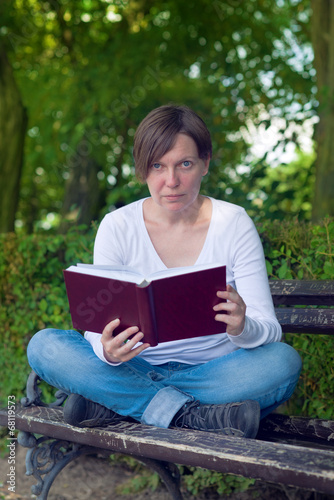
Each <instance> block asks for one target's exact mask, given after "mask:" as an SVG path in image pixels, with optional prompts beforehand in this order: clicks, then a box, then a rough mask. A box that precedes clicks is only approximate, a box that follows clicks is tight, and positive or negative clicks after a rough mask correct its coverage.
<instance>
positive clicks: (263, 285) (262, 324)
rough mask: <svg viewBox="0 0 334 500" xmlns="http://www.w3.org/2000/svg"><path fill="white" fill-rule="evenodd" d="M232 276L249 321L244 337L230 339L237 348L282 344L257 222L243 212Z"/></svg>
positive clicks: (236, 230)
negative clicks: (256, 226) (274, 343)
mask: <svg viewBox="0 0 334 500" xmlns="http://www.w3.org/2000/svg"><path fill="white" fill-rule="evenodd" d="M231 248H232V250H231V251H232V259H231V266H232V275H233V276H234V283H233V284H232V286H233V285H235V288H236V290H237V291H238V293H239V295H240V296H241V297H242V299H243V300H244V302H245V304H246V321H245V327H244V330H243V332H242V333H241V334H240V335H237V336H233V335H228V338H229V339H230V341H231V342H232V343H233V344H234V345H236V346H237V347H243V348H248V349H251V348H254V347H258V346H260V345H264V344H268V343H271V342H279V341H280V340H281V337H282V328H281V325H280V324H279V322H278V321H277V318H276V315H275V309H274V305H273V301H272V297H271V293H270V288H269V282H268V276H267V270H266V265H265V258H264V253H263V248H262V243H261V240H260V237H259V235H258V232H257V230H256V228H255V226H254V223H253V221H252V220H251V219H250V217H249V216H248V215H247V214H246V212H244V211H243V212H241V213H240V214H239V216H238V219H237V221H236V224H235V228H234V236H233V239H232V246H231Z"/></svg>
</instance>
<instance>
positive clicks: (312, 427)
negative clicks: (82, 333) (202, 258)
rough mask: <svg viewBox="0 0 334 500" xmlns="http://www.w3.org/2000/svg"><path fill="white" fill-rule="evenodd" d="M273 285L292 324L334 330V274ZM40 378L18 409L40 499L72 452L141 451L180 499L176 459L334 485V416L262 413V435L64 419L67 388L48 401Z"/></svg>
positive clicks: (0, 419)
mask: <svg viewBox="0 0 334 500" xmlns="http://www.w3.org/2000/svg"><path fill="white" fill-rule="evenodd" d="M270 286H271V292H272V296H273V300H274V304H275V308H276V313H277V317H278V320H279V322H280V323H281V325H282V328H283V331H284V332H289V333H313V334H328V335H333V334H334V308H333V306H334V281H297V280H287V281H271V282H270ZM302 306H303V307H302ZM314 306H317V307H314ZM328 362H330V361H328ZM38 382H39V379H38V377H37V375H36V374H34V372H32V373H31V374H30V376H29V378H28V383H27V396H26V398H23V400H22V401H21V405H17V407H16V413H15V427H16V429H18V430H19V431H20V432H19V435H18V441H19V443H20V444H21V445H22V446H25V447H27V448H28V451H27V459H26V467H27V474H28V475H31V474H32V475H34V476H35V477H36V479H37V480H38V482H37V484H36V485H34V486H32V493H33V494H35V495H36V496H37V499H38V500H45V499H46V498H47V495H48V492H49V489H50V487H51V485H52V482H53V480H54V479H55V477H56V476H57V474H58V473H59V472H60V471H61V470H62V469H63V468H64V467H65V466H66V465H67V464H68V463H69V462H70V461H71V460H73V459H75V458H76V457H78V456H80V455H83V454H88V453H89V454H91V453H100V454H101V453H102V454H105V455H110V454H111V453H122V454H126V455H131V456H133V457H135V458H137V459H138V460H139V461H141V462H143V463H144V464H146V465H148V466H149V467H151V468H152V469H153V470H155V471H157V472H158V474H159V475H160V477H161V479H162V480H163V481H164V482H165V484H166V486H167V488H168V490H169V492H170V494H171V497H172V498H173V499H174V500H181V499H182V495H181V492H180V475H179V471H178V468H177V466H176V465H174V464H180V465H187V466H198V467H202V468H206V469H210V470H214V471H219V472H223V473H231V474H236V475H241V476H245V477H248V478H255V479H260V480H264V481H268V482H272V483H279V484H283V485H288V486H295V487H299V488H304V489H308V490H312V491H317V492H321V493H327V494H328V493H329V494H330V493H334V421H329V420H321V419H317V418H306V417H293V416H291V417H290V416H284V415H280V414H271V415H269V416H268V417H266V418H265V419H264V420H262V421H261V425H260V430H259V433H258V436H257V438H256V439H254V440H252V439H244V438H235V437H228V436H220V435H217V434H212V433H208V432H200V431H193V430H187V429H162V428H157V427H151V426H145V425H142V424H139V423H129V422H125V421H124V422H121V423H119V424H116V425H113V426H109V427H106V428H93V429H90V428H77V427H72V426H70V425H68V424H66V423H65V422H64V420H63V413H62V408H61V404H62V403H63V401H64V400H65V398H66V395H65V394H62V393H60V392H59V391H58V393H56V396H57V399H56V401H55V402H54V403H52V404H50V405H46V404H44V403H43V402H42V401H41V395H40V392H41V391H40V389H39V387H38ZM0 425H2V426H4V427H7V426H8V411H7V409H2V410H0Z"/></svg>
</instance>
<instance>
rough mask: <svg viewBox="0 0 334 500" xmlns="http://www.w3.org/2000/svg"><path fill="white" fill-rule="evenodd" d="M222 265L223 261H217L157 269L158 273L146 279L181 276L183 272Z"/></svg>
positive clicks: (192, 271) (194, 271) (193, 271)
mask: <svg viewBox="0 0 334 500" xmlns="http://www.w3.org/2000/svg"><path fill="white" fill-rule="evenodd" d="M222 265H223V264H222V263H221V262H219V263H218V262H215V263H212V264H202V265H195V266H185V267H171V268H169V269H165V270H164V271H157V272H156V273H152V274H151V275H150V276H149V277H148V279H146V280H147V281H148V280H150V281H154V280H158V279H161V278H169V277H171V276H180V275H181V274H188V273H196V272H197V271H204V270H205V269H214V268H216V267H221V266H222Z"/></svg>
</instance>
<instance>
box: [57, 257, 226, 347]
mask: <svg viewBox="0 0 334 500" xmlns="http://www.w3.org/2000/svg"><path fill="white" fill-rule="evenodd" d="M64 278H65V284H66V290H67V295H68V300H69V305H70V312H71V317H72V323H73V327H74V328H75V329H79V330H89V331H92V332H97V333H102V331H103V329H104V327H105V326H106V325H107V323H109V322H110V321H111V320H113V319H116V318H119V319H120V321H121V323H120V326H119V327H118V328H117V330H116V331H115V334H117V333H120V332H121V331H123V330H124V329H125V328H127V327H129V326H138V327H139V330H140V331H142V332H143V333H144V338H143V339H142V342H149V343H150V344H151V346H152V347H153V346H155V345H157V344H158V343H160V342H169V341H171V340H180V339H185V338H192V337H201V336H205V335H212V334H215V333H223V332H225V330H226V325H225V324H224V323H221V322H218V321H216V320H215V319H214V317H215V314H216V313H215V311H213V306H214V305H216V304H218V303H219V302H221V301H222V299H219V298H218V297H217V295H216V294H217V291H218V290H226V266H222V265H221V264H211V265H207V266H192V267H183V268H181V267H177V268H173V269H167V270H165V271H161V272H158V273H154V274H152V275H151V276H146V277H145V276H141V275H140V274H138V273H136V271H135V270H133V269H130V268H128V267H121V268H116V267H113V266H96V265H92V264H78V265H77V266H71V267H69V268H68V269H66V270H64Z"/></svg>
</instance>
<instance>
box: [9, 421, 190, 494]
mask: <svg viewBox="0 0 334 500" xmlns="http://www.w3.org/2000/svg"><path fill="white" fill-rule="evenodd" d="M18 442H19V444H20V445H21V446H24V447H25V448H29V449H28V451H27V455H26V474H27V476H34V477H35V478H36V479H37V484H34V485H32V487H31V492H32V494H33V495H36V497H37V500H47V497H48V494H49V491H50V488H51V486H52V483H53V481H54V480H55V479H56V477H57V476H58V474H59V473H60V472H61V471H62V470H63V468H64V467H66V465H67V464H68V463H70V462H71V461H72V460H75V459H76V458H78V457H79V456H81V455H85V454H100V455H101V454H103V455H106V456H109V455H110V450H103V449H101V448H94V447H92V446H85V445H80V444H77V443H70V442H68V441H63V440H60V439H53V438H49V437H46V436H42V437H40V438H36V437H35V436H34V435H33V434H31V433H30V432H25V431H21V432H19V434H18ZM133 458H135V459H136V460H138V461H140V462H142V463H143V464H145V465H147V466H148V467H150V468H151V469H153V470H154V471H156V472H157V473H158V474H159V476H160V478H161V480H162V481H163V482H164V483H165V485H166V488H167V489H168V491H169V493H170V495H171V497H172V499H173V500H182V494H181V492H180V473H179V470H178V468H177V466H176V465H174V464H171V463H169V462H164V461H161V460H154V459H150V458H143V457H137V456H134V457H133Z"/></svg>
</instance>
